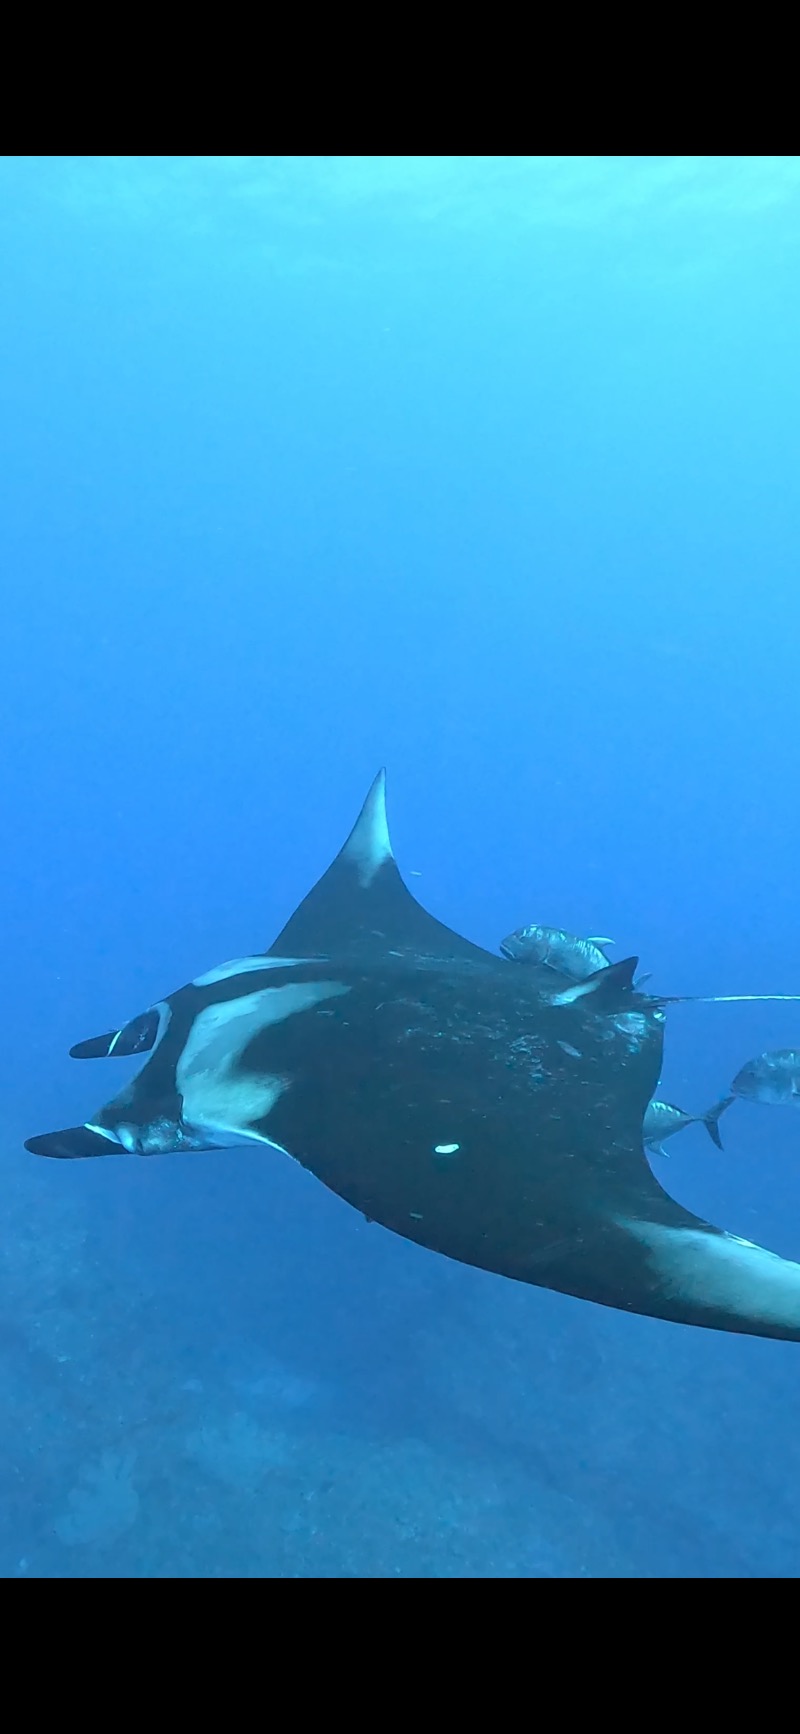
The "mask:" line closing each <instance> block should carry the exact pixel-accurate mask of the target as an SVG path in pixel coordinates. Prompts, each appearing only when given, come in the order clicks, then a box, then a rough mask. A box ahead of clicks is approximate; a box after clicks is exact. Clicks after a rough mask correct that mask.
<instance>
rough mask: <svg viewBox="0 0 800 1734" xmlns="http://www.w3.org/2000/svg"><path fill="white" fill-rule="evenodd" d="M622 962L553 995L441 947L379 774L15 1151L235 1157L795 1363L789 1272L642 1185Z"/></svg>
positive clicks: (638, 1025) (645, 1033)
mask: <svg viewBox="0 0 800 1734" xmlns="http://www.w3.org/2000/svg"><path fill="white" fill-rule="evenodd" d="M636 961H637V960H636V959H635V958H628V959H625V960H623V961H622V962H621V963H618V964H612V965H608V966H607V967H606V968H604V969H603V970H601V971H600V972H599V973H598V975H597V976H595V977H594V978H593V979H592V978H590V980H589V981H583V982H581V983H580V984H576V983H575V982H574V980H572V979H571V978H570V977H569V976H563V977H561V978H559V977H558V975H557V974H556V972H554V971H553V970H552V968H549V967H546V968H541V967H540V966H538V965H536V964H530V965H529V966H526V968H524V969H520V968H519V967H518V966H517V965H515V964H513V963H511V962H509V961H508V960H506V959H504V958H500V957H497V956H495V955H493V954H492V953H490V952H487V951H484V950H482V949H481V947H480V946H477V945H473V944H472V943H471V942H470V941H469V940H467V939H463V938H461V937H460V936H459V935H458V934H456V933H453V932H451V930H450V929H449V928H447V927H445V926H443V925H442V923H441V922H439V921H437V920H435V919H434V917H433V916H431V915H428V914H427V913H426V911H425V910H424V909H423V908H422V907H421V906H420V904H419V903H417V901H416V900H415V898H414V897H413V896H412V895H411V893H410V891H409V890H408V889H407V887H406V885H405V884H404V882H403V880H402V878H401V876H400V873H399V871H398V868H397V865H396V863H395V859H394V855H393V853H392V847H391V843H390V839H389V831H388V827H387V821H386V808H385V792H384V776H383V773H381V774H380V775H379V776H378V777H377V778H376V780H375V782H374V784H373V786H372V789H371V790H370V792H369V794H368V796H367V799H366V802H365V803H364V806H363V808H362V811H361V814H360V816H359V818H358V820H357V822H356V824H355V826H354V828H353V830H352V832H351V834H350V836H349V838H348V839H347V842H346V843H345V844H344V847H343V848H342V849H341V851H340V853H339V854H338V855H337V857H336V859H335V860H334V861H333V863H332V865H331V866H330V867H329V868H328V870H327V872H326V873H325V874H323V877H322V878H321V879H320V880H319V882H318V883H317V885H316V886H314V888H313V889H312V890H311V891H310V892H309V894H308V896H307V897H306V898H305V900H304V901H303V902H302V903H301V904H300V906H299V908H298V909H297V910H296V911H295V913H294V915H292V917H291V918H290V920H289V921H288V922H287V924H286V926H285V927H284V929H283V931H282V933H281V934H280V935H279V937H278V938H277V940H276V941H275V942H274V944H272V945H271V946H270V947H269V948H268V949H267V950H266V951H264V952H260V953H258V954H256V955H252V956H247V957H239V958H237V959H235V960H234V961H232V962H229V963H223V964H220V965H219V966H218V967H217V968H213V969H209V970H208V971H206V973H204V974H201V975H198V976H197V977H196V978H195V980H194V981H191V982H189V983H188V984H187V985H186V986H185V987H182V988H180V989H179V990H178V991H177V992H175V993H171V994H168V995H167V996H166V997H165V998H163V999H159V1000H157V1001H156V1002H155V1003H154V1004H153V1005H151V1006H150V1007H148V1008H147V1009H145V1010H144V1011H143V1012H141V1013H140V1014H139V1015H138V1016H136V1017H134V1018H133V1019H132V1020H131V1021H130V1022H128V1023H126V1024H124V1025H123V1026H122V1027H121V1028H119V1029H116V1030H112V1031H109V1032H107V1033H106V1034H104V1035H100V1036H95V1037H92V1038H91V1039H89V1040H88V1041H81V1042H79V1043H78V1044H77V1046H75V1047H74V1048H73V1049H72V1050H71V1052H72V1054H73V1056H74V1057H75V1058H76V1059H110V1060H112V1062H113V1059H114V1058H115V1057H116V1056H118V1055H127V1056H131V1055H143V1056H145V1062H144V1065H143V1066H142V1068H141V1070H140V1071H139V1072H138V1074H137V1076H136V1077H134V1078H133V1080H132V1081H131V1082H129V1083H126V1084H125V1085H124V1086H123V1088H122V1089H121V1090H120V1091H119V1093H118V1094H117V1095H115V1096H113V1097H112V1099H111V1100H110V1101H107V1102H105V1104H104V1105H103V1106H102V1107H100V1108H98V1109H97V1110H96V1111H95V1112H94V1113H93V1114H91V1116H90V1117H89V1118H88V1119H87V1121H86V1122H85V1124H83V1125H81V1126H74V1127H72V1128H70V1129H68V1130H66V1131H62V1132H51V1133H48V1134H46V1135H44V1136H41V1137H36V1138H30V1139H29V1140H28V1141H27V1145H26V1147H27V1149H28V1150H30V1151H32V1152H33V1153H34V1154H36V1155H40V1156H50V1157H60V1158H75V1157H90V1156H110V1155H119V1156H123V1155H126V1154H127V1155H134V1156H143V1157H147V1156H155V1155H162V1154H168V1153H170V1152H173V1151H182V1152H191V1151H199V1150H213V1149H227V1148H228V1147H230V1146H232V1145H234V1144H237V1143H241V1142H247V1143H256V1144H260V1145H262V1146H263V1147H264V1156H265V1160H279V1159H280V1154H279V1153H281V1154H285V1153H286V1152H288V1153H289V1154H290V1155H291V1156H292V1157H294V1158H295V1159H296V1160H297V1161H298V1162H300V1163H301V1164H302V1165H303V1167H305V1168H307V1169H309V1170H310V1171H311V1172H312V1173H313V1174H315V1175H316V1176H317V1177H318V1178H319V1179H320V1180H321V1181H323V1183H324V1184H325V1185H326V1186H328V1187H329V1188H330V1189H331V1190H332V1191H333V1192H335V1193H337V1194H338V1195H339V1196H340V1197H341V1198H343V1199H345V1200H346V1201H347V1202H348V1203H349V1204H352V1205H353V1206H354V1207H355V1208H356V1209H358V1210H360V1211H362V1212H363V1213H364V1215H365V1216H367V1217H369V1218H371V1219H372V1220H374V1221H376V1222H378V1223H381V1224H382V1225H383V1226H384V1227H386V1228H389V1229H392V1230H393V1231H394V1232H395V1233H396V1234H399V1235H402V1236H404V1237H405V1238H406V1239H408V1240H411V1241H414V1242H416V1243H417V1244H418V1245H420V1246H424V1247H427V1248H429V1249H430V1250H432V1251H435V1252H439V1253H443V1254H445V1255H446V1256H448V1257H450V1258H453V1259H458V1260H460V1261H461V1262H463V1263H465V1264H470V1265H475V1266H478V1267H480V1268H481V1269H483V1270H487V1271H493V1272H496V1273H498V1274H500V1275H503V1276H506V1277H512V1278H515V1279H517V1280H519V1281H521V1282H528V1283H532V1284H536V1285H538V1286H540V1287H542V1288H549V1289H555V1290H559V1291H561V1292H562V1293H565V1294H570V1295H575V1296H578V1297H581V1298H583V1299H584V1300H590V1301H595V1302H599V1303H600V1304H602V1305H604V1306H608V1307H615V1308H618V1309H620V1310H621V1311H624V1312H635V1313H644V1314H648V1315H650V1316H651V1317H654V1318H661V1319H671V1320H675V1321H678V1322H680V1323H683V1324H691V1325H705V1326H710V1327H713V1328H716V1329H718V1330H727V1331H740V1332H748V1333H752V1334H754V1335H758V1336H766V1337H783V1338H791V1339H793V1340H800V1266H799V1265H796V1264H792V1263H789V1262H787V1261H786V1260H784V1259H781V1258H778V1257H776V1256H775V1255H774V1254H772V1253H769V1252H766V1251H764V1250H763V1249H762V1248H760V1247H758V1246H755V1245H753V1244H752V1243H751V1242H749V1241H744V1240H740V1239H738V1238H737V1237H736V1236H735V1235H732V1234H727V1233H725V1232H724V1231H723V1230H721V1229H719V1228H715V1227H714V1226H713V1225H711V1224H710V1223H707V1222H704V1221H703V1220H702V1219H701V1218H699V1217H697V1216H694V1215H693V1214H692V1212H691V1211H689V1210H685V1209H684V1208H683V1206H682V1205H680V1204H678V1203H676V1202H675V1200H673V1199H672V1198H670V1197H669V1195H668V1194H667V1193H666V1192H665V1191H663V1189H662V1188H661V1186H660V1185H659V1184H658V1181H657V1180H656V1178H655V1176H654V1175H653V1173H652V1171H651V1169H650V1166H649V1164H648V1162H647V1159H646V1157H645V1153H644V1146H643V1123H644V1115H645V1110H646V1108H647V1105H648V1103H649V1102H650V1100H651V1098H652V1097H653V1095H654V1092H655V1089H656V1085H657V1082H658V1079H659V1077H660V1075H661V1070H662V1050H663V1035H664V1012H663V1009H662V1004H661V1002H659V1001H658V1000H654V999H650V998H649V997H648V996H646V995H644V994H642V993H640V992H637V991H636V989H635V988H634V986H633V974H634V970H635V967H636ZM560 984H561V985H560ZM190 1181H191V1176H190V1174H189V1173H187V1184H190Z"/></svg>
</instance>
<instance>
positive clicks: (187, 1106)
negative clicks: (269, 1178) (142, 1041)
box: [175, 981, 350, 1142]
mask: <svg viewBox="0 0 800 1734" xmlns="http://www.w3.org/2000/svg"><path fill="white" fill-rule="evenodd" d="M349 992H350V988H349V987H348V986H346V984H345V983H344V982H341V981H303V982H293V983H290V984H289V985H288V986H286V987H263V988H260V989H259V990H258V992H257V993H249V994H243V995H242V996H241V998H239V999H232V1000H224V1001H222V1002H220V1003H218V1004H216V1005H209V1006H206V1007H205V1009H204V1010H203V1011H201V1012H199V1013H198V1016H197V1017H196V1018H195V1020H194V1023H193V1025H192V1028H191V1030H190V1031H189V1035H188V1038H187V1041H186V1046H185V1047H184V1050H183V1053H182V1054H181V1057H180V1060H179V1061H178V1065H177V1067H176V1070H175V1082H176V1085H177V1088H178V1091H179V1093H180V1095H181V1096H182V1098H183V1116H184V1119H185V1120H186V1121H187V1122H188V1123H189V1124H190V1125H191V1126H192V1127H193V1128H194V1129H196V1130H197V1131H200V1130H202V1131H203V1132H206V1133H209V1134H213V1135H216V1136H219V1135H220V1134H222V1133H239V1134H241V1135H245V1136H246V1135H248V1134H249V1135H250V1136H251V1137H258V1133H256V1132H254V1131H253V1126H254V1124H255V1122H257V1121H259V1120H263V1119H265V1117H266V1115H267V1114H268V1113H269V1111H270V1109H271V1108H272V1107H273V1106H274V1104H275V1102H276V1101H277V1100H278V1097H279V1096H280V1095H282V1094H283V1091H284V1090H285V1089H286V1088H287V1081H286V1080H285V1079H283V1078H275V1077H271V1076H269V1075H268V1074H264V1073H261V1074H259V1073H257V1072H246V1073H244V1074H243V1073H242V1072H241V1071H240V1070H238V1069H237V1068H238V1066H239V1062H240V1060H241V1057H242V1054H243V1053H244V1051H245V1049H246V1048H247V1047H248V1045H249V1043H250V1042H251V1041H252V1040H253V1038H254V1037H255V1036H257V1035H259V1034H260V1033H261V1031H262V1030H264V1029H267V1028H268V1027H269V1025H270V1024H277V1023H283V1021H284V1019H285V1018H290V1017H294V1016H296V1014H297V1013H298V1012H304V1011H311V1010H312V1009H313V1007H314V1006H316V1005H319V1004H320V1002H321V1001H322V1000H326V999H334V998H336V997H337V996H338V995H339V994H344V993H349ZM265 1142H271V1140H269V1139H267V1140H265Z"/></svg>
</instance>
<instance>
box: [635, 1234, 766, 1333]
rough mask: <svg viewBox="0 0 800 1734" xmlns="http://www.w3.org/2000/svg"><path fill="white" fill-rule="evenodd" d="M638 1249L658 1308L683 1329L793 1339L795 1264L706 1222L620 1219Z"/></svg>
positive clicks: (657, 1309)
mask: <svg viewBox="0 0 800 1734" xmlns="http://www.w3.org/2000/svg"><path fill="white" fill-rule="evenodd" d="M620 1227H624V1228H626V1229H627V1231H628V1233H629V1234H630V1235H632V1236H633V1237H634V1239H636V1240H637V1241H638V1242H639V1243H640V1245H641V1246H642V1247H643V1248H645V1251H646V1256H647V1262H648V1266H649V1270H650V1274H651V1277H652V1280H653V1281H654V1282H655V1283H656V1285H657V1291H658V1293H659V1294H660V1296H661V1301H660V1304H658V1305H653V1306H652V1307H651V1308H649V1309H648V1310H651V1311H652V1312H653V1313H655V1314H658V1313H660V1315H661V1317H662V1318H672V1319H675V1320H677V1321H679V1322H681V1323H684V1324H695V1325H710V1326H711V1327H712V1328H713V1329H715V1330H725V1331H740V1332H742V1333H745V1334H752V1335H754V1336H762V1337H782V1338H784V1339H788V1340H790V1341H792V1342H798V1341H800V1264H795V1263H793V1262H792V1261H791V1260H789V1259H786V1258H779V1257H778V1255H777V1253H774V1252H767V1250H766V1248H765V1247H763V1246H757V1245H756V1244H755V1242H754V1241H752V1240H741V1239H740V1238H739V1236H738V1235H736V1234H726V1233H724V1232H723V1231H722V1230H721V1229H716V1228H713V1227H712V1226H711V1225H710V1224H703V1223H701V1222H699V1221H698V1222H697V1224H696V1226H694V1227H670V1226H668V1225H666V1224H665V1223H660V1222H647V1221H644V1222H633V1221H627V1222H622V1221H620Z"/></svg>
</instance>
